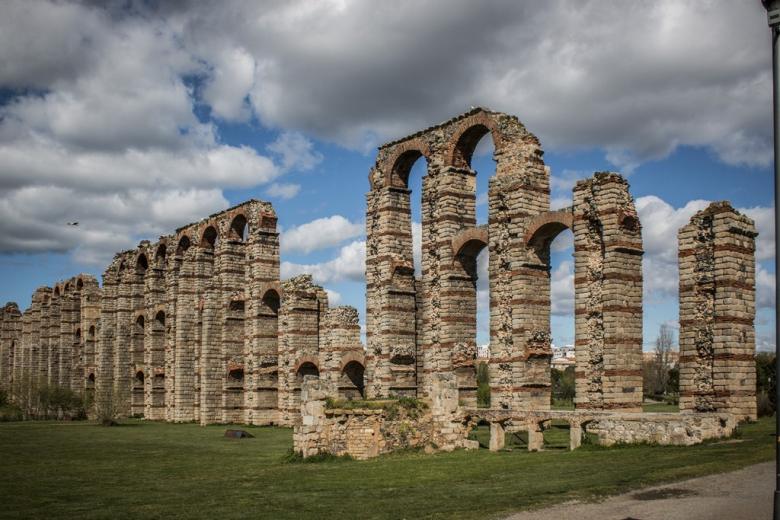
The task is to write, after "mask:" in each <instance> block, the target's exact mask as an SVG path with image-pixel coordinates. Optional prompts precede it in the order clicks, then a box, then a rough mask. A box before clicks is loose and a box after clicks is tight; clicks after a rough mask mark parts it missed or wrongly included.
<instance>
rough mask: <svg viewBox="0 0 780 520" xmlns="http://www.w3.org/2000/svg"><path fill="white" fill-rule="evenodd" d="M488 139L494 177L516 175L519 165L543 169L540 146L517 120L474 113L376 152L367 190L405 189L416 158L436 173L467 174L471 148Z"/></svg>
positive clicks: (482, 111) (476, 110) (481, 111)
mask: <svg viewBox="0 0 780 520" xmlns="http://www.w3.org/2000/svg"><path fill="white" fill-rule="evenodd" d="M488 133H489V134H490V135H491V137H492V139H493V144H494V147H495V152H494V158H495V159H496V162H497V163H498V164H497V167H496V174H497V175H501V174H502V173H505V172H509V171H514V170H517V168H518V166H520V165H521V164H529V163H532V164H536V165H539V164H541V163H542V154H543V152H542V149H541V147H540V146H539V140H538V139H537V138H536V136H535V135H533V134H532V133H530V132H529V131H528V130H526V128H525V126H523V124H522V123H521V122H520V120H519V119H517V117H515V116H510V115H507V114H503V113H501V112H493V111H490V110H487V109H484V108H474V109H472V110H471V111H469V112H466V113H465V114H461V115H459V116H457V117H454V118H452V119H450V120H448V121H445V122H443V123H440V124H438V125H434V126H431V127H429V128H426V129H425V130H422V131H420V132H416V133H414V134H412V135H409V136H407V137H404V138H401V139H398V140H395V141H391V142H389V143H387V144H384V145H382V146H381V147H379V152H378V154H377V160H376V164H375V165H374V168H373V169H372V171H371V173H370V175H369V181H370V183H371V188H372V189H380V188H408V181H409V171H410V170H411V167H412V165H413V164H414V163H415V161H417V159H419V158H420V157H425V159H426V160H427V161H428V163H429V165H431V164H433V165H435V166H436V168H437V169H442V168H447V167H452V168H464V169H469V168H470V165H471V156H472V155H473V153H474V148H475V147H476V145H477V143H478V142H479V140H480V139H481V138H482V137H483V136H485V135H486V134H488Z"/></svg>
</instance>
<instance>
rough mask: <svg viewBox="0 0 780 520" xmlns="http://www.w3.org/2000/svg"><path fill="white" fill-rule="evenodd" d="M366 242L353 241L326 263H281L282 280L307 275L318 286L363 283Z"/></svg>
mask: <svg viewBox="0 0 780 520" xmlns="http://www.w3.org/2000/svg"><path fill="white" fill-rule="evenodd" d="M365 265H366V242H365V240H360V241H354V242H352V243H350V244H347V245H346V246H344V247H342V248H341V250H340V251H339V255H338V256H337V257H336V258H334V259H332V260H329V261H327V262H322V263H318V264H295V263H292V262H282V265H281V274H282V278H290V277H292V276H297V275H299V274H304V273H308V274H311V275H312V276H313V277H314V281H315V282H317V283H319V284H329V283H335V282H341V281H344V280H352V281H358V282H359V281H363V280H364V278H365Z"/></svg>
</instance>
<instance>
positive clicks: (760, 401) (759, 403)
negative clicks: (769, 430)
mask: <svg viewBox="0 0 780 520" xmlns="http://www.w3.org/2000/svg"><path fill="white" fill-rule="evenodd" d="M756 411H757V412H758V416H759V417H768V416H770V415H772V414H774V413H775V405H774V403H772V400H771V399H770V398H769V395H768V394H767V393H766V392H759V393H758V394H756Z"/></svg>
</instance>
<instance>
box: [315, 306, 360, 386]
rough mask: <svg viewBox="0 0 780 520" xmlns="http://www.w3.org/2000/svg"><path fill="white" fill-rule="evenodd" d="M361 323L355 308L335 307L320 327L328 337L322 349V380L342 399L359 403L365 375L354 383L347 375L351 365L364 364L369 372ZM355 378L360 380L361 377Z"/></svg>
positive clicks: (330, 310)
mask: <svg viewBox="0 0 780 520" xmlns="http://www.w3.org/2000/svg"><path fill="white" fill-rule="evenodd" d="M358 321H359V320H358V311H357V309H355V308H354V307H350V306H346V305H344V306H340V307H331V308H329V309H327V310H326V311H325V316H324V319H323V321H322V324H321V327H320V328H321V329H322V330H323V331H324V333H325V334H324V342H323V345H322V346H321V347H320V367H321V368H320V378H321V379H324V380H327V381H328V382H329V384H330V386H331V388H333V389H335V390H337V393H338V396H339V397H340V398H352V399H355V398H357V399H359V398H361V397H362V396H363V392H364V388H365V372H364V373H363V377H362V378H359V379H360V380H357V381H354V380H351V379H350V378H349V376H348V375H346V374H345V373H344V371H343V370H344V369H345V367H346V365H347V363H350V362H354V363H358V364H360V366H361V367H362V368H363V369H364V370H365V364H364V363H365V361H364V357H363V344H362V343H361V341H360V324H359V322H358ZM351 375H352V376H354V377H357V376H358V374H357V373H352V374H351Z"/></svg>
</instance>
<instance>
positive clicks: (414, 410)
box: [293, 374, 479, 459]
mask: <svg viewBox="0 0 780 520" xmlns="http://www.w3.org/2000/svg"><path fill="white" fill-rule="evenodd" d="M447 376H451V375H450V374H447ZM433 386H434V389H435V390H434V392H433V395H432V398H431V399H430V400H429V401H425V402H424V406H422V407H417V406H413V405H412V406H409V405H407V406H405V405H404V403H402V402H396V403H394V402H387V403H384V407H383V408H380V409H365V408H361V409H357V408H356V409H340V408H334V409H328V408H327V406H326V405H327V401H326V399H327V398H328V397H331V396H332V394H333V392H332V388H331V386H330V385H328V384H327V383H326V382H325V381H322V380H319V379H317V378H315V377H312V376H306V378H304V382H303V386H302V392H301V419H300V422H299V423H298V424H296V425H295V428H294V433H293V445H294V449H295V451H296V452H298V453H300V454H301V455H303V456H304V457H311V456H313V455H318V454H321V453H330V454H333V455H338V456H340V455H350V456H351V457H353V458H356V459H368V458H371V457H376V456H378V455H381V454H383V453H389V452H391V451H396V450H400V449H409V448H423V449H425V450H426V451H451V450H454V449H457V448H478V447H479V443H478V442H476V441H470V440H468V439H466V436H467V433H468V430H467V426H466V424H465V423H464V422H463V420H462V415H460V414H458V412H457V409H458V387H457V381H456V380H455V379H454V377H439V378H438V379H437V382H436V383H435V384H434V385H433Z"/></svg>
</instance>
